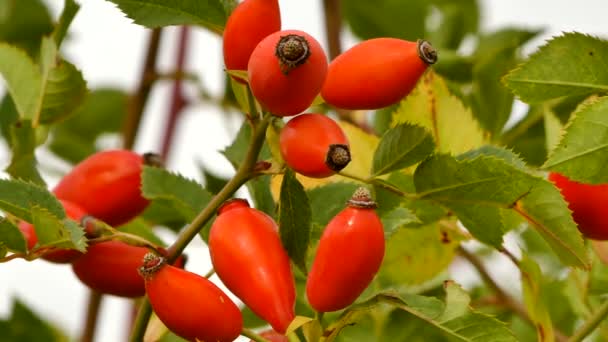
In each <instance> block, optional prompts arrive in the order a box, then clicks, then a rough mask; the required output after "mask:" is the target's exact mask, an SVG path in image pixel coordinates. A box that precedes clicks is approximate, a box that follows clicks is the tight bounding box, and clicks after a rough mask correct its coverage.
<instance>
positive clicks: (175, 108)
mask: <svg viewBox="0 0 608 342" xmlns="http://www.w3.org/2000/svg"><path fill="white" fill-rule="evenodd" d="M189 36H190V29H189V28H188V26H182V27H181V28H180V31H179V45H178V47H177V55H176V56H175V72H176V73H177V74H183V73H184V66H185V64H186V55H187V54H188V42H189V39H188V37H189ZM182 86H183V82H182V78H176V79H174V80H173V88H172V90H171V104H170V105H169V111H168V113H167V122H166V123H165V132H164V135H163V142H162V146H161V152H160V155H161V157H162V159H163V161H166V160H167V157H168V155H169V152H170V150H171V146H172V144H173V137H174V135H175V127H176V126H177V121H178V119H179V114H180V113H181V111H182V110H183V109H184V107H185V106H186V100H185V98H184V92H183V87H182Z"/></svg>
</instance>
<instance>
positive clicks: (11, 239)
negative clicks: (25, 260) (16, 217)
mask: <svg viewBox="0 0 608 342" xmlns="http://www.w3.org/2000/svg"><path fill="white" fill-rule="evenodd" d="M0 246H4V247H6V248H8V250H10V251H13V252H21V253H25V252H27V242H26V241H25V237H24V236H23V233H21V231H20V230H19V228H17V226H15V225H14V224H12V223H11V222H10V221H8V220H7V219H5V218H0Z"/></svg>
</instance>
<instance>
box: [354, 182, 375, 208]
mask: <svg viewBox="0 0 608 342" xmlns="http://www.w3.org/2000/svg"><path fill="white" fill-rule="evenodd" d="M348 206H349V207H354V208H362V209H374V208H376V202H374V201H373V200H372V194H371V192H370V191H369V189H368V188H365V187H360V188H358V189H357V190H355V192H354V193H353V195H352V196H351V198H350V200H348Z"/></svg>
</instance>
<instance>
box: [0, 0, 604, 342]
mask: <svg viewBox="0 0 608 342" xmlns="http://www.w3.org/2000/svg"><path fill="white" fill-rule="evenodd" d="M404 1H405V0H404ZM46 2H47V3H48V4H49V6H51V8H52V10H53V14H54V17H55V18H56V17H57V16H58V13H59V12H60V10H61V7H62V5H63V1H59V0H46ZM78 2H79V3H80V4H81V5H82V7H81V9H80V12H79V13H78V15H77V16H76V18H75V20H74V22H73V24H72V27H71V30H70V39H69V41H66V43H65V44H64V47H63V52H64V54H65V55H66V57H67V59H69V60H70V61H72V62H73V63H74V64H75V65H76V66H77V67H78V68H80V69H81V70H82V72H83V74H84V77H85V79H86V80H87V82H88V85H89V87H90V88H96V87H100V86H117V87H121V88H123V89H128V90H132V89H133V88H134V87H135V85H136V81H137V77H138V76H139V72H140V67H141V62H142V58H143V54H144V48H145V42H146V38H147V33H146V31H145V30H144V29H143V28H142V27H139V26H137V25H135V24H132V23H131V20H129V19H127V18H125V17H124V15H123V14H122V13H121V12H120V11H119V10H117V9H116V8H115V7H114V5H113V4H111V3H109V2H107V1H103V0H78ZM320 3H321V1H320V0H309V1H296V0H280V5H281V11H282V13H281V14H282V20H283V28H285V29H300V30H304V31H307V32H309V33H310V34H312V35H313V36H315V37H317V38H318V39H319V41H320V42H321V43H322V44H324V45H325V46H326V44H325V34H324V30H323V26H322V12H321V7H320ZM481 3H482V5H483V9H484V12H483V19H482V20H483V22H482V27H483V29H484V30H494V29H498V28H501V27H505V26H520V27H521V26H523V27H527V28H545V29H546V30H545V33H544V34H543V35H541V36H540V37H539V38H537V39H535V40H534V41H533V42H532V43H531V44H529V45H528V46H526V52H530V51H533V50H534V48H535V47H536V46H537V45H539V44H542V42H543V41H544V40H546V39H548V38H550V37H551V36H556V35H559V34H560V32H562V31H579V32H583V33H589V34H595V35H598V36H604V37H608V21H606V20H605V13H606V9H607V8H608V2H606V0H580V1H576V2H574V1H571V0H485V1H484V0H481ZM164 31H165V32H164V33H163V40H162V46H161V51H162V53H161V55H160V68H161V70H163V71H169V70H171V66H172V64H173V59H174V54H175V45H176V39H175V37H176V33H177V30H176V29H175V28H168V29H165V30H164ZM345 36H346V40H347V41H348V42H347V43H346V44H345V46H350V45H352V42H354V40H353V38H352V36H350V35H349V34H348V33H347V34H346V35H345ZM191 38H192V39H191V42H192V43H191V46H192V48H193V49H192V51H190V54H189V55H188V58H187V64H188V68H187V69H188V70H193V71H195V72H196V73H197V74H198V75H199V76H200V77H202V79H203V82H204V86H205V87H206V88H207V89H208V90H209V91H211V92H212V93H213V94H216V95H220V94H221V91H222V89H223V71H222V55H221V41H220V39H219V37H217V36H215V35H213V34H211V33H208V32H206V31H204V30H193V31H192V35H191ZM440 57H441V55H440ZM0 88H2V84H0ZM0 90H1V89H0ZM168 90H169V84H168V83H166V82H165V83H162V84H159V85H157V86H155V88H154V90H153V92H152V93H151V97H150V101H149V103H148V107H147V109H148V112H147V114H146V120H145V121H144V122H143V126H142V127H141V130H140V132H141V133H142V134H141V135H140V137H139V139H138V140H137V143H136V147H135V150H137V151H139V152H146V151H155V150H158V149H159V148H160V141H161V138H162V126H163V122H164V116H165V115H166V112H167V108H168V105H169V95H168ZM524 109H525V107H524V106H523V105H519V106H517V107H516V109H515V111H516V112H519V113H521V112H523V110H524ZM224 115H225V114H224V113H219V112H217V111H216V110H215V109H214V108H213V107H212V106H209V105H205V104H200V105H196V106H193V107H191V108H188V109H187V110H185V111H184V112H183V114H182V117H181V122H180V124H179V126H178V131H177V132H176V141H175V143H174V147H175V148H174V151H173V154H172V155H171V158H170V160H169V164H168V167H169V168H170V169H172V170H175V171H178V172H180V173H181V174H183V175H185V176H188V177H190V178H194V179H197V180H200V178H201V177H200V174H199V170H198V167H197V163H196V162H197V161H202V162H203V163H204V164H205V165H207V166H208V167H209V168H211V169H212V170H214V171H216V172H218V173H222V174H226V175H229V174H230V173H231V172H232V171H231V168H230V165H229V164H228V163H227V162H226V161H225V160H224V159H223V157H222V156H221V155H220V154H218V152H217V151H218V150H221V149H222V148H223V147H225V146H226V145H227V144H229V143H230V142H231V139H232V138H233V137H234V135H235V133H236V131H237V129H238V127H239V124H240V121H239V118H238V114H235V115H233V116H232V120H230V122H229V125H227V126H226V125H225V124H224V123H223V119H224V118H223V116H224ZM105 143H106V144H107V145H105V144H104V146H106V147H108V148H110V147H118V146H117V145H116V142H115V141H106V142H105ZM39 157H40V158H41V159H43V160H45V161H47V160H49V162H52V165H53V167H56V168H58V170H60V171H61V172H66V171H67V170H68V165H67V164H64V163H63V162H61V161H59V160H56V159H55V158H52V156H49V155H48V154H45V153H42V152H41V155H39ZM9 158H10V155H9V154H8V152H7V151H6V149H4V148H0V168H2V169H3V168H5V167H6V165H8V162H9ZM45 179H46V180H47V182H48V183H49V186H51V187H52V186H54V184H55V183H56V182H57V179H56V177H53V176H47V177H45ZM166 235H167V238H168V239H169V241H170V240H171V239H172V236H171V235H170V234H166ZM187 253H188V256H189V263H188V269H189V270H191V271H194V272H197V273H199V274H204V273H206V272H207V271H208V270H209V267H210V262H209V260H208V254H207V252H206V249H205V247H204V246H203V245H202V243H201V242H200V241H199V240H198V239H197V240H195V242H194V243H193V244H192V246H189V248H188V249H187ZM494 262H496V263H497V264H496V266H497V267H493V269H494V270H498V272H496V275H497V276H499V277H502V279H504V280H505V281H506V282H507V283H513V284H514V286H516V285H515V283H516V282H515V281H513V276H512V274H513V273H512V272H513V271H514V270H513V269H512V268H511V266H510V264H509V263H508V262H506V263H505V262H504V260H502V259H501V258H500V256H499V257H497V258H496V260H494ZM454 276H455V278H456V280H457V281H461V282H463V283H470V282H471V281H472V280H474V279H476V278H475V275H474V274H473V273H472V271H471V270H469V269H468V268H463V269H461V270H460V272H458V273H457V274H454ZM0 279H1V281H0V317H5V316H6V315H7V314H8V313H9V310H10V305H11V301H12V300H11V298H13V297H15V296H17V297H19V298H20V299H21V300H23V301H25V302H26V303H27V304H28V305H30V306H31V307H32V308H33V309H34V310H35V311H37V312H38V313H39V314H41V315H42V316H44V317H45V318H46V319H49V320H51V321H53V322H55V323H57V324H58V325H60V326H61V327H62V328H63V329H64V330H65V331H67V332H68V333H69V334H70V335H71V336H73V337H76V336H78V335H79V332H80V327H81V324H82V321H83V319H84V312H85V311H84V310H85V301H86V296H87V291H86V289H85V288H84V286H83V285H81V284H80V282H79V281H78V280H77V279H76V278H75V276H74V275H73V274H72V271H71V269H70V267H68V266H61V265H55V264H51V263H47V262H45V261H42V260H40V261H35V262H29V263H28V262H24V261H20V260H16V261H11V262H9V263H5V264H1V265H0ZM499 283H501V282H500V281H499ZM503 283H504V282H503ZM127 308H128V302H127V301H126V300H123V299H119V298H116V297H107V299H106V300H105V301H104V303H103V311H102V315H101V321H100V326H99V327H98V332H97V341H103V342H105V341H121V340H124V339H125V336H126V325H125V324H126V321H127V320H128V318H127V317H128V313H127Z"/></svg>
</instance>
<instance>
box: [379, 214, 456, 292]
mask: <svg viewBox="0 0 608 342" xmlns="http://www.w3.org/2000/svg"><path fill="white" fill-rule="evenodd" d="M460 240H461V237H459V236H458V235H456V234H455V233H454V232H453V231H450V230H446V229H445V228H443V227H442V226H441V225H439V224H438V223H431V224H429V225H425V226H421V227H418V228H415V229H411V228H410V229H408V228H401V229H398V230H396V231H395V233H394V234H392V235H391V236H390V237H389V238H388V239H387V241H386V251H385V252H384V259H383V261H382V266H381V267H380V271H378V275H377V279H376V281H377V282H378V283H379V284H380V286H381V288H385V287H392V286H395V284H399V285H418V284H422V283H424V282H426V281H428V280H431V279H433V278H434V277H436V276H437V275H439V274H440V273H441V272H443V271H444V270H446V268H447V267H448V266H449V265H450V263H451V262H452V260H454V257H455V249H456V247H458V245H459V243H460Z"/></svg>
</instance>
